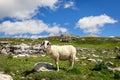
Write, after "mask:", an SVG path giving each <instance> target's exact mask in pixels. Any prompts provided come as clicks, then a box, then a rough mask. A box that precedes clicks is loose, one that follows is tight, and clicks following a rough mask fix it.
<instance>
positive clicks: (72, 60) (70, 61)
mask: <svg viewBox="0 0 120 80" xmlns="http://www.w3.org/2000/svg"><path fill="white" fill-rule="evenodd" d="M69 63H70V67H69V69H72V68H73V65H74V59H70V60H69Z"/></svg>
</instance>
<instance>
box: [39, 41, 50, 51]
mask: <svg viewBox="0 0 120 80" xmlns="http://www.w3.org/2000/svg"><path fill="white" fill-rule="evenodd" d="M48 46H50V42H49V41H43V42H42V44H41V48H42V49H46V48H48Z"/></svg>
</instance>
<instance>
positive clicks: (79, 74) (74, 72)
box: [0, 37, 120, 80]
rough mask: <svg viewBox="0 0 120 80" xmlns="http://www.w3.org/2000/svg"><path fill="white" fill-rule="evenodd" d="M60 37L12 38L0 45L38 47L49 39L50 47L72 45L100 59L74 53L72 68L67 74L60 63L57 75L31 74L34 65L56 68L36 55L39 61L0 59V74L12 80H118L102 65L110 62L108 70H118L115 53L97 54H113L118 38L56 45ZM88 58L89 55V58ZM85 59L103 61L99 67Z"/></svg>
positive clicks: (118, 74)
mask: <svg viewBox="0 0 120 80" xmlns="http://www.w3.org/2000/svg"><path fill="white" fill-rule="evenodd" d="M60 38H61V37H49V38H44V39H41V38H39V39H35V40H31V39H24V40H23V39H15V38H11V39H9V38H1V39H0V41H9V42H10V43H11V44H20V43H21V42H23V43H26V44H29V43H31V44H33V45H34V44H39V43H41V42H42V41H43V40H45V39H48V40H49V41H50V42H51V43H52V44H59V45H64V44H72V45H74V46H75V47H82V48H95V49H97V51H96V52H95V53H94V54H96V55H99V56H100V57H99V58H96V57H93V56H92V53H88V52H86V53H77V57H78V58H79V59H80V60H79V61H76V62H75V65H74V68H73V69H70V70H68V67H69V66H68V65H69V63H68V61H60V62H59V64H60V71H59V72H57V71H56V70H55V69H54V70H53V71H49V72H34V71H33V67H34V64H35V63H37V62H50V63H53V66H54V68H56V66H55V64H54V61H53V60H52V59H51V58H50V57H48V56H45V57H42V56H41V55H40V54H38V55H37V56H38V57H30V58H13V56H12V55H11V54H8V55H2V54H1V55H0V72H4V73H6V74H9V75H11V76H12V77H13V79H14V80H42V79H45V80H119V79H120V72H111V71H109V70H108V69H107V68H106V66H108V65H106V64H105V63H106V62H109V61H111V62H113V63H114V65H113V66H109V67H120V60H119V59H113V58H111V57H116V56H117V53H113V54H103V53H101V52H100V51H99V50H101V49H110V50H111V49H112V50H114V48H115V46H119V47H120V40H119V38H117V39H113V38H90V37H86V38H85V40H81V39H82V38H75V37H72V38H71V39H72V41H71V42H69V43H67V42H59V39H60ZM88 54H89V55H88ZM83 55H85V56H86V57H87V59H89V58H93V59H102V60H103V62H102V63H98V64H96V63H94V62H90V61H88V60H87V59H81V57H82V56H83Z"/></svg>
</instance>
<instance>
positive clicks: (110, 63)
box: [106, 61, 114, 66]
mask: <svg viewBox="0 0 120 80" xmlns="http://www.w3.org/2000/svg"><path fill="white" fill-rule="evenodd" d="M106 64H107V65H108V66H113V65H114V63H113V62H111V61H109V62H107V63H106Z"/></svg>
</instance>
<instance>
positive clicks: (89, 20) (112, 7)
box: [0, 0, 120, 38]
mask: <svg viewBox="0 0 120 80" xmlns="http://www.w3.org/2000/svg"><path fill="white" fill-rule="evenodd" d="M119 3H120V1H119V0H116V1H114V0H111V1H109V0H106V1H104V0H101V1H97V0H92V1H89V0H84V1H83V0H50V1H48V0H37V1H33V0H26V1H23V0H20V1H19V0H10V1H7V0H3V1H0V12H1V13H0V38H41V37H49V36H58V35H61V34H72V35H76V36H80V37H81V36H86V35H91V34H92V35H97V36H99V37H120V17H119V14H120V8H119Z"/></svg>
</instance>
